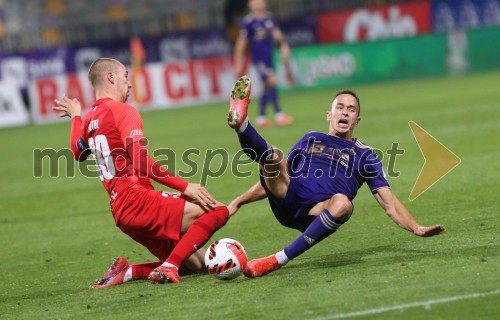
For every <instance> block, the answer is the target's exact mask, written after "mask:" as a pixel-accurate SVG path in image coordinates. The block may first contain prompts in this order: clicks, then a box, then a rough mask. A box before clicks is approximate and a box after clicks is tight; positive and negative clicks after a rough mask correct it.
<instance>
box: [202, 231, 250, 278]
mask: <svg viewBox="0 0 500 320" xmlns="http://www.w3.org/2000/svg"><path fill="white" fill-rule="evenodd" d="M205 265H206V266H207V270H208V273H210V274H212V275H214V276H215V277H216V278H217V279H220V280H232V279H234V278H237V277H238V276H239V275H240V274H242V273H243V270H245V268H246V266H247V254H246V252H245V249H244V248H243V246H242V245H241V243H239V242H238V241H236V240H233V239H228V238H224V239H219V240H217V241H215V242H214V243H212V244H211V245H210V247H209V248H208V250H207V252H206V253H205Z"/></svg>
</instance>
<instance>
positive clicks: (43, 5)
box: [0, 0, 410, 53]
mask: <svg viewBox="0 0 500 320" xmlns="http://www.w3.org/2000/svg"><path fill="white" fill-rule="evenodd" d="M403 2H410V0H350V1H333V0H268V8H269V10H270V11H271V12H273V14H274V15H275V16H276V17H277V18H278V19H279V20H282V19H291V18H293V17H294V16H300V15H304V14H308V13H312V14H314V13H319V12H325V11H338V10H343V9H351V8H356V7H363V6H378V5H384V4H393V3H403ZM246 12H247V0H142V1H137V0H109V1H102V0H85V1H75V0H15V1H13V0H0V52H3V53H9V52H26V51H29V50H31V49H39V48H44V47H51V46H57V45H60V44H83V43H88V42H96V41H106V40H109V39H117V38H128V37H130V36H134V35H136V36H156V35H164V34H174V33H178V32H183V31H189V30H197V29H211V28H221V27H226V28H227V30H228V36H229V37H230V38H231V39H234V37H235V36H236V34H237V30H238V27H239V21H240V20H241V18H242V17H243V16H244V15H245V14H246Z"/></svg>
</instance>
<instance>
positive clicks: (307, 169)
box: [261, 131, 389, 231]
mask: <svg viewBox="0 0 500 320" xmlns="http://www.w3.org/2000/svg"><path fill="white" fill-rule="evenodd" d="M287 166H288V173H289V175H290V185H289V186H288V191H287V194H286V196H285V198H284V199H278V198H275V197H274V195H273V194H272V193H271V192H270V191H269V189H268V188H267V186H266V183H265V180H264V179H263V178H262V177H261V184H262V186H263V187H264V189H265V190H266V193H267V197H268V200H269V204H270V205H271V208H272V210H273V213H274V215H275V216H276V218H277V219H278V221H279V222H280V223H281V224H282V225H284V226H286V227H289V228H294V229H297V230H300V231H304V230H305V229H306V228H307V226H309V224H310V223H311V221H312V220H314V218H315V217H314V216H310V215H308V212H309V210H310V209H311V208H312V207H314V206H315V205H316V204H318V203H319V202H323V201H325V200H328V199H330V198H331V197H332V196H334V195H335V194H338V193H341V194H344V195H346V196H347V197H348V198H349V199H350V200H351V201H352V200H353V199H354V197H355V196H356V194H357V193H358V190H359V188H361V186H362V185H363V183H365V182H366V183H367V185H368V187H369V188H370V190H371V191H375V190H376V189H378V188H382V187H389V183H388V182H387V179H386V178H385V174H384V171H383V169H382V163H381V162H380V160H378V159H377V157H376V156H375V153H374V152H373V151H372V149H371V148H370V147H368V146H366V145H364V144H363V143H362V142H361V141H359V140H357V139H354V140H353V141H347V140H345V139H342V138H338V137H335V136H331V135H327V134H325V133H321V132H314V131H313V132H309V133H307V134H306V135H304V136H303V137H302V138H301V139H300V140H299V141H298V142H297V143H296V144H295V146H294V147H293V148H292V150H291V151H290V153H289V155H288V160H287Z"/></svg>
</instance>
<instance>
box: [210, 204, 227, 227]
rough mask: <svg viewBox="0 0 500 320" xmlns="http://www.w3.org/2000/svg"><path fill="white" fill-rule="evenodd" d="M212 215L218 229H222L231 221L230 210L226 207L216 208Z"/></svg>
mask: <svg viewBox="0 0 500 320" xmlns="http://www.w3.org/2000/svg"><path fill="white" fill-rule="evenodd" d="M211 213H212V214H213V215H214V216H215V221H216V226H217V229H220V228H222V227H223V226H224V225H225V224H226V223H227V220H229V209H228V208H227V207H226V206H218V207H215V208H214V210H213V211H211Z"/></svg>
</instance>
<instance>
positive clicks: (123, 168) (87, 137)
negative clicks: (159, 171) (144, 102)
mask: <svg viewBox="0 0 500 320" xmlns="http://www.w3.org/2000/svg"><path fill="white" fill-rule="evenodd" d="M81 137H82V138H83V140H84V141H85V142H86V143H87V144H88V145H89V147H90V149H91V150H92V153H93V155H94V159H95V161H96V165H97V169H98V172H99V178H100V179H101V181H102V184H103V185H104V188H106V191H108V194H109V196H110V198H111V199H112V200H113V199H115V198H116V197H117V196H118V195H119V194H120V193H121V192H122V191H123V190H125V189H127V188H129V187H131V186H132V185H135V184H137V183H139V184H141V185H143V186H144V187H146V188H148V189H153V186H152V185H151V181H150V179H149V178H148V177H146V176H144V175H139V173H138V172H137V171H135V170H134V166H133V162H132V158H131V157H130V156H129V154H128V153H127V146H128V144H130V143H133V142H135V141H140V139H143V138H144V135H143V132H142V119H141V116H140V115H139V112H138V111H137V110H136V109H135V108H134V107H132V106H130V105H128V104H125V103H121V102H118V101H115V100H112V99H109V98H104V99H99V100H97V101H96V102H95V103H94V105H93V106H92V108H91V109H90V111H89V112H88V113H87V115H86V116H85V118H84V120H83V122H82V126H81ZM141 176H142V177H141Z"/></svg>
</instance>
